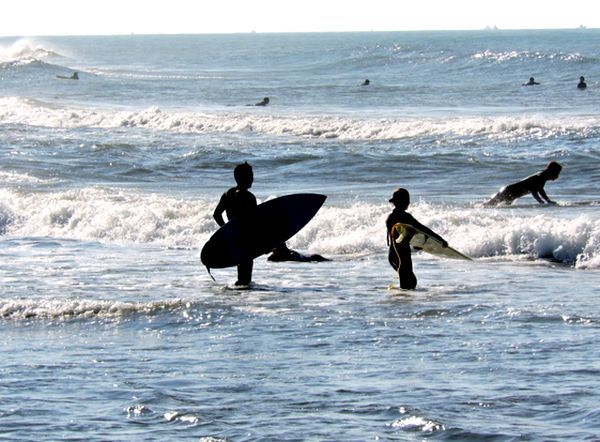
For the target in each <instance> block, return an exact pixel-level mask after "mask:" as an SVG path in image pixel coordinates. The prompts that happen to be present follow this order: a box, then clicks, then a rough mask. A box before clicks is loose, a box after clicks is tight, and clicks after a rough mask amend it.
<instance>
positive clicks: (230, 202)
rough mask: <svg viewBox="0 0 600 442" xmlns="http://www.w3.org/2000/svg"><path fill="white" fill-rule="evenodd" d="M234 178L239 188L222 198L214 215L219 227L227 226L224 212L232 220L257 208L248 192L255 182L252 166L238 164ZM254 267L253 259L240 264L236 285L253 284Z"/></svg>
mask: <svg viewBox="0 0 600 442" xmlns="http://www.w3.org/2000/svg"><path fill="white" fill-rule="evenodd" d="M233 177H234V178H235V182H236V183H237V186H235V187H232V188H231V189H229V190H228V191H227V192H225V193H224V194H223V196H221V199H220V200H219V204H217V207H216V208H215V211H214V213H213V218H214V219H215V221H216V222H217V224H218V225H219V226H223V225H225V220H224V219H223V212H225V213H226V214H227V219H229V220H231V219H233V218H235V217H238V216H244V215H247V214H248V213H250V212H252V211H253V210H254V208H255V207H256V197H255V196H254V195H253V194H252V192H250V191H249V190H248V189H250V188H251V187H252V182H253V181H254V172H253V171H252V166H251V165H250V164H248V163H243V164H238V165H237V166H236V167H235V169H234V170H233ZM252 266H253V261H252V259H250V260H249V261H246V262H243V263H241V264H238V266H237V272H238V279H237V281H236V282H235V285H237V286H247V285H250V283H251V282H252Z"/></svg>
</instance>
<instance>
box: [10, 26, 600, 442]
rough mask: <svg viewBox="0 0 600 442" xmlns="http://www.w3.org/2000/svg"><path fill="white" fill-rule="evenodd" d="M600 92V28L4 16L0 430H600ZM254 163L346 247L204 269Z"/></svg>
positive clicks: (337, 433) (536, 433) (326, 437)
mask: <svg viewBox="0 0 600 442" xmlns="http://www.w3.org/2000/svg"><path fill="white" fill-rule="evenodd" d="M75 71H76V72H78V74H79V80H65V79H60V78H58V77H57V76H63V77H68V76H70V75H71V74H72V73H73V72H75ZM580 76H584V77H585V78H586V81H587V84H588V88H587V90H583V91H582V90H578V89H577V88H576V85H577V82H578V81H579V77H580ZM529 77H534V78H535V79H536V81H538V82H540V83H541V84H540V85H537V86H531V87H524V86H522V84H523V83H525V82H526V81H527V80H528V79H529ZM365 79H369V80H370V85H369V86H362V83H363V81H364V80H365ZM263 97H269V98H270V104H269V105H268V106H266V107H257V106H254V104H255V103H257V102H259V101H261V100H262V98H263ZM599 111H600V30H593V29H577V30H560V31H502V30H499V31H498V30H496V31H494V30H489V31H477V32H474V31H473V32H403V33H375V32H372V33H340V34H335V33H334V34H236V35H180V36H141V35H140V36H138V35H129V36H111V37H52V38H50V37H48V38H44V37H37V38H0V264H1V265H0V350H1V354H2V358H1V360H0V397H1V398H2V400H1V401H0V439H2V440H36V441H55V440H59V439H66V440H86V441H105V440H120V441H140V440H144V441H164V440H190V441H205V442H207V441H212V442H216V441H255V440H280V441H281V440H285V441H300V440H313V441H315V440H323V441H341V440H351V441H366V440H398V441H413V440H424V439H425V440H429V439H431V440H475V441H478V440H479V441H492V440H493V441H513V440H515V441H516V440H529V441H538V440H539V441H564V440H581V441H586V440H587V441H592V440H599V439H598V438H599V437H600V344H599V343H598V336H599V332H600V218H599V215H600V191H599V186H600V112H599ZM551 160H555V161H558V162H559V163H561V164H562V165H563V171H562V173H561V175H560V178H559V179H558V180H556V181H549V182H548V183H547V185H546V191H547V193H548V195H549V196H550V198H552V199H553V200H555V201H556V202H558V205H556V206H547V205H538V204H537V203H536V201H535V200H534V199H533V198H532V197H531V196H526V197H523V198H521V199H520V200H518V201H516V202H515V204H514V205H513V206H510V207H501V208H484V207H482V204H481V203H482V202H483V201H484V200H485V199H486V198H488V197H489V196H490V195H491V194H493V193H494V192H496V191H497V190H498V189H499V188H500V187H501V186H503V185H506V184H508V183H511V182H514V181H517V180H520V179H522V178H524V177H526V176H528V175H530V174H533V173H535V172H538V171H540V170H541V169H543V168H544V166H545V165H546V164H547V163H548V162H549V161H551ZM244 161H248V162H249V163H250V164H251V165H252V166H253V167H254V174H255V181H254V185H253V187H252V189H251V190H252V192H253V193H254V194H255V195H256V197H257V198H258V200H259V201H261V202H262V201H267V200H269V199H271V198H274V197H278V196H282V195H286V194H291V193H299V192H316V193H322V194H325V195H327V200H326V202H325V204H324V206H323V208H322V209H321V210H320V211H319V213H318V214H317V215H316V216H315V218H314V219H313V220H312V221H311V222H310V223H309V224H308V225H307V226H306V227H305V228H304V229H303V230H302V231H300V232H299V233H298V234H297V235H296V236H295V237H293V238H292V239H291V240H290V241H289V242H288V245H289V246H290V247H292V248H293V249H295V250H298V251H301V252H303V253H319V254H322V255H324V256H326V257H328V258H331V259H332V261H330V262H324V263H318V264H317V263H314V264H301V263H277V264H276V263H270V262H268V261H267V260H266V259H265V257H261V258H259V259H257V260H256V261H255V268H254V282H255V285H254V286H253V288H252V289H250V290H237V289H235V288H234V287H233V282H234V281H235V279H236V272H235V269H221V270H219V269H216V270H213V272H212V273H213V276H215V279H216V281H213V280H212V279H211V278H210V276H209V275H208V273H207V272H206V269H205V268H204V267H203V266H202V265H201V263H200V259H199V256H200V250H201V248H202V246H203V244H204V243H205V242H206V241H207V240H208V238H209V237H210V236H211V235H212V234H213V233H214V232H215V231H216V229H217V225H216V223H215V222H214V220H213V218H212V212H213V210H214V208H215V206H216V204H217V202H218V200H219V198H220V195H221V194H222V193H223V192H224V191H225V190H226V189H227V188H229V187H231V186H233V185H234V180H233V174H232V171H233V168H234V166H235V165H236V164H238V163H241V162H244ZM399 186H402V187H405V188H407V189H408V190H409V191H410V193H411V201H412V202H411V206H410V207H409V211H410V212H411V213H412V214H413V215H414V216H415V217H416V218H417V219H418V220H420V221H421V222H422V223H423V224H425V225H427V226H429V227H431V228H432V229H433V230H435V231H436V232H438V233H440V234H441V235H442V236H443V237H444V238H446V239H447V240H448V242H449V243H450V245H452V246H453V247H455V248H457V249H458V250H460V251H461V252H463V253H465V254H467V255H469V256H471V257H472V258H473V259H474V261H472V262H467V261H455V260H447V259H441V258H437V257H435V256H432V255H426V254H423V253H421V252H415V253H414V257H413V260H414V264H415V272H416V275H417V277H418V280H419V283H418V286H417V289H416V290H414V291H403V290H400V289H397V288H394V286H397V284H398V281H397V277H396V275H395V274H394V271H393V270H392V268H391V267H390V266H389V264H388V263H387V246H386V231H385V219H386V217H387V215H388V214H389V213H390V211H391V209H392V207H391V205H390V203H389V202H388V199H389V198H390V197H391V195H392V192H393V191H394V189H395V188H397V187H399Z"/></svg>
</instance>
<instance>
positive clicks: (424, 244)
mask: <svg viewBox="0 0 600 442" xmlns="http://www.w3.org/2000/svg"><path fill="white" fill-rule="evenodd" d="M394 230H395V231H396V232H398V238H397V239H396V243H401V242H402V241H404V240H405V239H406V238H407V237H410V240H409V241H410V245H411V246H412V247H413V248H414V249H417V250H423V251H424V252H427V253H431V254H432V255H435V256H440V257H443V258H451V259H465V260H467V261H472V259H471V258H469V257H468V256H467V255H465V254H463V253H461V252H459V251H458V250H456V249H453V248H452V247H450V246H448V247H444V246H443V245H442V243H441V242H440V241H438V240H437V239H435V238H434V237H432V236H430V235H428V234H427V233H425V232H422V231H421V230H419V229H417V228H416V227H413V226H411V225H410V224H403V223H397V224H394V227H392V232H393V231H394Z"/></svg>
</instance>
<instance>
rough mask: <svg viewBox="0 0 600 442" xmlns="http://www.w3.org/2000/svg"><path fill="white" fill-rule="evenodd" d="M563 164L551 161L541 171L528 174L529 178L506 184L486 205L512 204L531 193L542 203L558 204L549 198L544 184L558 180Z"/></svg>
mask: <svg viewBox="0 0 600 442" xmlns="http://www.w3.org/2000/svg"><path fill="white" fill-rule="evenodd" d="M561 170H562V166H561V165H560V164H558V163H557V162H556V161H550V162H549V163H548V165H547V166H546V168H545V169H544V170H542V171H541V172H538V173H536V174H534V175H531V176H528V177H527V178H525V179H523V180H521V181H518V182H516V183H513V184H509V185H508V186H504V187H503V188H502V189H500V191H499V192H498V193H496V194H495V195H493V196H492V197H491V198H490V199H489V200H488V201H486V202H485V203H483V205H484V206H486V207H490V206H497V205H500V204H506V205H510V204H512V202H513V201H514V200H516V199H517V198H521V197H522V196H525V195H527V194H528V193H531V195H533V197H534V198H535V199H536V201H537V202H538V203H540V204H556V203H555V202H554V201H552V200H550V198H548V195H546V192H545V191H544V185H545V184H546V181H548V180H552V181H554V180H556V179H557V178H558V176H559V175H560V171H561Z"/></svg>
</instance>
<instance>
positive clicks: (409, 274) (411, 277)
mask: <svg viewBox="0 0 600 442" xmlns="http://www.w3.org/2000/svg"><path fill="white" fill-rule="evenodd" d="M404 252H405V253H402V254H401V256H400V263H401V264H400V268H399V269H398V276H399V277H400V287H401V288H403V289H406V290H412V289H414V288H415V287H416V286H417V277H416V276H415V274H414V272H413V266H412V256H411V254H410V249H409V250H408V252H406V251H404Z"/></svg>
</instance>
